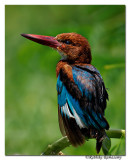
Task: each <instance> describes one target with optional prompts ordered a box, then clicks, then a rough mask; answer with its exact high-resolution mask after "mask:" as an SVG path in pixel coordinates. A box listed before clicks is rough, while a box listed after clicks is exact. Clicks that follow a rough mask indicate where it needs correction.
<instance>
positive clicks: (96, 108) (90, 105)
mask: <svg viewBox="0 0 130 160" xmlns="http://www.w3.org/2000/svg"><path fill="white" fill-rule="evenodd" d="M64 74H65V73H63V72H62V73H60V74H59V76H58V80H57V91H58V106H59V117H60V118H59V121H60V122H59V123H60V128H62V129H61V131H62V133H63V128H64V130H65V133H66V134H67V135H68V134H69V133H71V135H73V139H74V134H75V132H76V134H75V137H76V136H77V135H78V134H79V137H81V132H79V131H78V130H80V131H81V130H82V129H84V128H87V129H90V128H95V129H97V130H100V129H108V128H109V125H108V122H107V121H106V119H105V118H104V109H105V108H106V99H107V98H108V95H107V92H106V89H105V86H104V83H103V80H102V77H101V75H100V73H99V72H98V71H97V70H96V68H94V67H93V66H92V65H86V66H73V67H72V75H73V80H74V81H73V82H72V81H70V80H69V78H67V76H65V77H64ZM71 121H73V124H72V125H71ZM62 126H64V127H62ZM74 126H76V127H77V128H75V129H73V127H74ZM77 132H78V134H77ZM71 135H69V139H71V141H72V143H73V139H72V137H71ZM83 140H84V138H83V137H82V139H81V141H83Z"/></svg>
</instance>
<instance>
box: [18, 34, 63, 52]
mask: <svg viewBox="0 0 130 160" xmlns="http://www.w3.org/2000/svg"><path fill="white" fill-rule="evenodd" d="M21 36H23V37H25V38H27V39H30V40H32V41H34V42H37V43H40V44H42V45H46V46H49V47H52V48H55V49H56V48H57V47H59V46H60V43H59V42H58V41H57V40H56V39H55V37H51V36H41V35H35V34H21Z"/></svg>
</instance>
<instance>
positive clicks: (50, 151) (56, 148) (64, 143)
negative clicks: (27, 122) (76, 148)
mask: <svg viewBox="0 0 130 160" xmlns="http://www.w3.org/2000/svg"><path fill="white" fill-rule="evenodd" d="M106 134H107V136H108V137H109V138H121V137H125V130H121V129H120V130H119V129H110V130H108V131H106ZM70 145H71V144H70V142H69V140H68V138H67V137H66V136H65V137H62V138H61V139H59V140H57V141H55V142H54V143H52V144H51V145H48V147H47V148H46V150H45V151H44V152H43V153H42V154H41V155H58V153H59V152H60V151H62V150H63V149H65V148H66V147H68V146H70Z"/></svg>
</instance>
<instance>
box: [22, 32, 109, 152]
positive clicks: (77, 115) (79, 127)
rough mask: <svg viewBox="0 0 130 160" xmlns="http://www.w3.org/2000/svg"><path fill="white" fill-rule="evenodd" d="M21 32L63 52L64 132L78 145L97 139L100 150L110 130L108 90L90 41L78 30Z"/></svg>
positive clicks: (60, 89)
mask: <svg viewBox="0 0 130 160" xmlns="http://www.w3.org/2000/svg"><path fill="white" fill-rule="evenodd" d="M21 35H22V36H23V37H25V38H27V39H30V40H32V41H34V42H37V43H40V44H42V45H46V46H49V47H51V48H54V49H56V50H57V51H58V52H59V54H60V55H61V57H62V58H61V60H60V61H59V62H58V64H57V66H56V76H57V95H58V119H59V127H60V131H61V133H62V135H63V136H67V137H68V139H69V141H70V143H71V144H72V145H73V146H74V147H77V146H79V145H82V144H84V143H85V140H86V138H89V137H90V138H95V139H96V151H97V153H99V152H100V149H101V146H102V142H103V139H104V138H105V136H106V133H105V130H108V129H109V123H108V122H107V120H106V118H105V117H104V111H105V109H106V106H107V100H108V93H107V90H106V88H105V84H104V81H103V79H102V77H101V75H100V73H99V71H98V70H97V69H96V68H95V67H94V66H93V65H91V61H92V56H91V48H90V45H89V42H88V40H87V39H86V38H85V37H83V36H82V35H80V34H77V33H62V34H58V35H57V36H56V37H52V36H43V35H35V34H21Z"/></svg>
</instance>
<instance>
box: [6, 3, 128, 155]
mask: <svg viewBox="0 0 130 160" xmlns="http://www.w3.org/2000/svg"><path fill="white" fill-rule="evenodd" d="M66 32H77V33H79V34H81V35H83V36H85V37H86V38H87V39H88V40H89V42H90V45H91V48H92V49H91V50H92V57H93V60H92V64H93V65H94V66H95V67H96V68H97V69H98V70H99V71H100V73H101V75H102V77H103V79H104V82H105V85H106V88H108V93H109V102H108V107H107V109H106V112H105V116H106V118H107V120H108V122H109V124H110V128H114V129H125V6H121V5H112V6H110V5H84V6H82V5H72V6H68V5H65V6H63V5H59V6H58V5H50V6H46V5H41V6H38V5H34V6H29V5H25V6H24V5H6V6H5V45H6V46H5V61H6V62H5V63H6V66H5V81H6V86H5V98H6V99H5V100H6V102H5V107H6V108H5V111H6V114H5V118H6V121H5V144H6V146H5V152H6V153H5V154H6V155H14V154H20V155H40V154H41V153H42V152H43V151H44V149H45V148H46V147H47V145H48V144H51V143H52V142H54V141H56V140H57V139H59V138H61V133H60V130H59V125H58V112H57V109H58V107H57V92H56V73H55V68H56V64H57V62H58V61H59V60H60V56H59V55H58V53H57V52H56V51H55V50H53V49H51V48H49V47H46V46H42V45H40V44H37V43H34V42H32V41H29V40H27V39H25V38H23V37H22V36H20V34H21V33H28V34H29V33H30V34H39V35H48V36H56V35H57V34H59V33H66ZM95 142H96V141H95V140H89V141H88V142H86V143H85V144H84V145H83V146H81V147H78V148H74V147H72V146H71V147H68V148H66V149H65V150H63V152H64V154H66V155H96V149H95ZM111 149H112V150H111V155H124V154H125V140H119V139H112V148H111ZM102 154H103V152H102V151H101V152H100V155H102Z"/></svg>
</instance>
